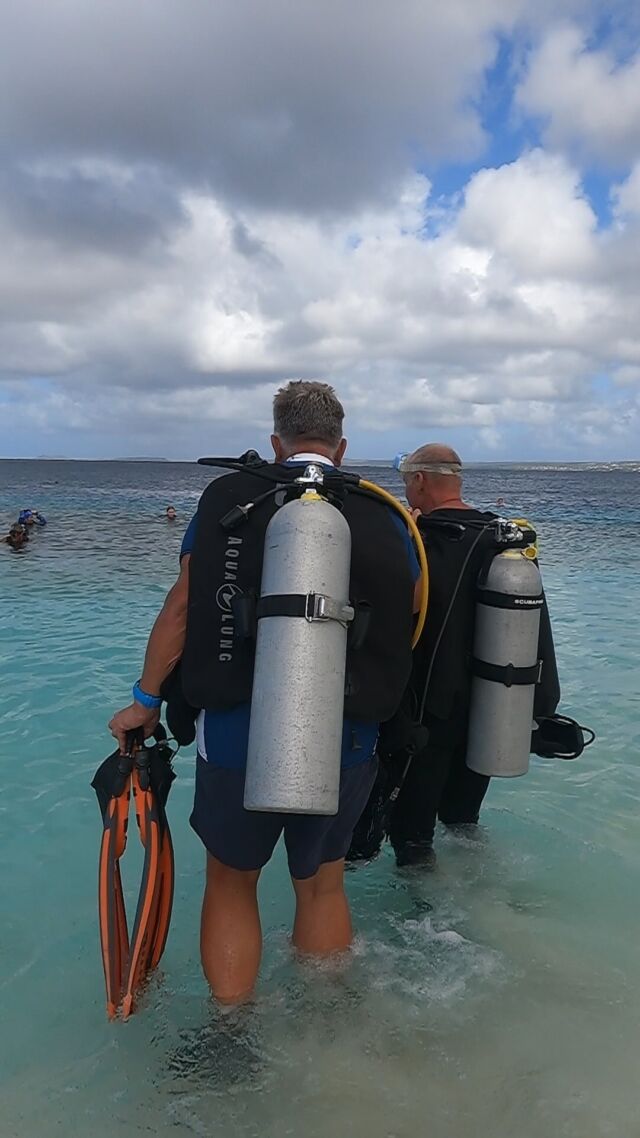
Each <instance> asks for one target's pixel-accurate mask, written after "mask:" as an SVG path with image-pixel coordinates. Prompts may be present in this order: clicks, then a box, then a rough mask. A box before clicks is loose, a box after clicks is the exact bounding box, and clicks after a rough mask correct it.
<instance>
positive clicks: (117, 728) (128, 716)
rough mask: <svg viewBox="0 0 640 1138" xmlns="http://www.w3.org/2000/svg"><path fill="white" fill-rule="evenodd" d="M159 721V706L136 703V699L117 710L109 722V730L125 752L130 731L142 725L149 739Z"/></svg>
mask: <svg viewBox="0 0 640 1138" xmlns="http://www.w3.org/2000/svg"><path fill="white" fill-rule="evenodd" d="M159 722H160V708H159V707H153V708H149V707H143V706H142V704H141V703H136V702H135V700H134V702H133V703H132V704H130V705H129V707H123V708H122V711H116V713H115V715H114V717H113V719H112V720H111V721H110V723H109V730H110V732H111V734H112V735H113V737H114V739H117V740H118V743H119V745H120V751H121V752H122V753H123V754H124V753H125V750H126V737H127V733H128V732H129V731H136V730H137V729H138V728H139V727H141V728H142V730H143V732H144V737H145V739H148V738H149V736H150V735H153V732H154V731H155V729H156V727H157V726H158V723H159Z"/></svg>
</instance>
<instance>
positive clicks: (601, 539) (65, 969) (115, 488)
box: [0, 461, 640, 1138]
mask: <svg viewBox="0 0 640 1138" xmlns="http://www.w3.org/2000/svg"><path fill="white" fill-rule="evenodd" d="M371 473H373V474H374V475H375V476H376V477H377V478H378V480H380V481H382V482H383V484H385V485H387V486H390V487H391V488H394V489H396V490H399V486H398V485H397V484H396V483H395V481H394V479H395V476H394V475H393V474H392V472H390V471H384V470H380V469H377V470H375V471H373V472H371ZM206 481H207V472H206V471H204V470H202V469H199V468H197V467H193V466H189V465H186V464H133V463H84V462H79V463H54V462H38V463H36V462H33V463H31V462H18V461H16V462H0V520H1V521H2V524H3V525H6V526H7V527H8V523H9V522H10V521H11V520H12V517H13V516H14V514H15V513H16V512H17V510H18V508H20V507H21V506H25V505H30V504H33V505H37V506H38V507H39V508H40V509H42V510H43V511H44V512H45V514H47V516H48V517H49V519H50V522H49V525H48V527H47V528H46V530H45V531H43V532H42V533H39V534H38V535H37V536H36V538H35V539H34V541H33V542H32V543H31V545H30V547H29V549H28V550H27V551H26V552H25V553H24V554H13V553H12V552H11V551H9V550H8V549H7V548H6V547H3V548H2V549H0V601H1V604H0V769H1V772H2V775H1V777H2V786H3V794H2V797H1V798H0V895H1V898H2V905H1V911H2V925H1V927H0V1084H1V1095H2V1097H1V1102H2V1112H1V1117H2V1122H1V1124H0V1134H1V1135H2V1138H14V1136H17V1138H18V1136H19V1138H32V1136H36V1135H38V1136H39V1138H50V1136H53V1135H58V1134H62V1133H64V1134H65V1135H73V1136H75V1135H88V1134H91V1135H95V1136H96V1138H107V1135H112V1134H113V1133H116V1134H118V1135H122V1136H123V1138H128V1136H129V1135H138V1134H144V1133H155V1134H158V1135H161V1136H163V1138H164V1136H165V1135H166V1136H169V1135H176V1136H178V1138H180V1136H182V1135H185V1136H186V1135H191V1134H195V1135H212V1136H216V1138H217V1136H218V1135H220V1136H222V1135H225V1136H228V1135H238V1136H252V1135H266V1136H271V1135H274V1136H275V1135H298V1134H305V1135H307V1136H309V1138H314V1136H316V1135H317V1136H318V1138H320V1136H324V1135H330V1134H331V1135H340V1136H350V1135H358V1136H360V1135H363V1136H367V1138H369V1136H370V1138H391V1136H394V1138H404V1136H405V1135H406V1136H409V1135H411V1136H413V1135H415V1134H422V1133H428V1134H429V1135H430V1136H431V1138H445V1136H446V1138H479V1136H484V1135H487V1136H488V1135H491V1136H492V1138H503V1136H505V1138H506V1136H507V1135H509V1136H511V1135H513V1134H517V1135H518V1136H519V1138H548V1136H549V1135H554V1138H555V1136H556V1135H558V1136H560V1135H562V1136H576V1138H577V1136H580V1138H599V1136H603V1138H604V1136H607V1138H608V1136H614V1138H637V1136H638V1135H640V1123H638V1121H637V1085H636V1084H637V1047H638V1042H639V1038H640V1037H639V1029H638V1022H639V1020H640V996H639V994H638V993H639V990H640V963H639V960H638V944H639V943H640V915H639V913H638V904H637V889H638V880H639V873H640V820H639V814H640V811H639V801H640V766H639V765H638V748H639V743H640V738H639V735H640V731H639V727H638V722H639V717H638V712H639V707H640V699H639V695H638V687H639V685H638V645H639V643H640V638H639V634H640V616H639V608H640V563H639V561H638V538H639V533H640V493H639V489H638V487H639V485H640V467H639V466H637V465H636V466H634V465H630V464H628V465H626V466H624V467H615V466H612V467H609V468H605V467H601V468H584V467H583V468H547V469H541V468H530V469H523V468H517V469H505V468H488V467H482V468H477V469H472V470H470V471H469V473H468V477H467V484H466V486H467V497H468V498H470V499H471V500H472V501H474V502H475V503H476V504H478V505H482V506H491V505H493V504H494V503H495V500H496V498H497V496H498V495H501V496H503V497H505V498H506V499H507V501H508V503H509V504H510V505H512V507H513V508H512V509H511V510H510V511H509V512H516V513H520V512H523V513H525V514H526V515H527V516H529V517H531V518H532V519H533V520H534V521H535V522H536V524H537V526H538V529H539V532H540V535H541V543H540V544H541V557H542V564H543V570H544V576H545V584H546V588H547V593H548V595H549V601H550V607H551V613H552V618H553V622H554V629H555V634H556V641H557V650H558V657H559V663H560V671H561V679H562V686H563V708H564V709H565V710H566V711H567V712H568V713H569V714H574V715H576V716H577V717H579V718H580V717H581V718H583V720H584V721H585V722H588V723H589V724H591V725H592V726H593V727H594V728H595V729H596V731H597V733H598V741H597V743H596V744H595V745H594V746H593V747H592V748H591V749H590V750H589V751H587V752H586V753H585V755H584V756H583V758H582V759H581V760H579V762H576V763H573V764H563V763H545V762H542V761H540V760H534V765H533V769H532V771H531V773H530V774H529V775H528V776H527V778H525V779H519V780H514V781H513V782H509V781H505V782H502V783H498V782H496V781H494V783H493V785H492V789H491V791H490V794H489V797H488V800H487V804H486V807H485V810H484V813H483V818H482V822H483V825H482V828H481V833H480V836H479V839H478V840H477V841H470V840H469V839H460V838H457V839H456V838H453V837H451V836H449V835H446V834H441V835H439V836H438V846H439V852H440V862H439V869H438V872H437V873H436V874H434V875H432V876H430V877H426V878H425V877H421V876H420V875H417V874H405V875H402V874H400V873H398V872H397V871H395V870H394V868H393V863H392V860H391V859H390V858H389V856H384V857H382V858H381V859H380V860H379V861H378V862H377V863H376V864H374V865H372V866H369V867H367V868H365V869H361V870H358V871H357V872H354V873H350V874H349V891H350V895H351V898H352V902H353V908H354V915H355V920H356V924H357V927H358V939H357V942H356V948H355V952H354V955H353V959H352V961H351V963H350V964H349V965H348V966H344V967H342V968H338V967H332V968H330V969H329V968H324V969H313V968H308V967H301V966H299V965H297V964H295V963H294V962H292V960H291V958H290V955H289V951H288V946H287V926H288V923H289V920H290V916H291V911H292V898H291V894H290V888H289V886H288V884H287V879H286V873H285V866H284V860H283V857H282V855H281V853H280V854H279V855H278V856H277V857H276V859H275V860H274V862H273V863H272V864H271V865H270V866H269V867H268V869H267V871H266V872H265V874H264V880H263V882H262V886H261V889H262V900H263V906H264V910H263V911H264V926H265V960H264V968H263V978H262V982H261V987H260V995H259V1000H258V1003H257V1005H256V1007H255V1008H254V1009H252V1010H250V1011H247V1012H246V1013H245V1014H244V1015H243V1016H241V1017H240V1020H239V1021H237V1022H236V1021H235V1020H234V1019H230V1018H229V1017H223V1019H222V1020H220V1018H219V1017H216V1014H215V1013H214V1012H213V1010H212V1009H211V1007H210V1004H209V1002H208V999H207V995H206V990H205V986H204V982H203V980H202V978H201V975H200V971H199V963H198V951H197V939H198V916H199V900H200V892H201V888H202V870H203V857H202V852H201V847H200V846H199V844H198V841H197V839H196V838H195V836H194V835H193V834H192V833H191V831H190V830H189V827H188V822H187V818H188V812H189V808H190V801H191V794H192V777H193V755H192V753H190V752H186V753H185V754H181V756H180V757H179V759H178V762H177V769H178V773H179V778H178V780H177V782H176V784H175V786H174V789H173V792H172V796H171V799H170V803H169V807H170V816H171V823H172V829H173V833H174V837H175V844H176V856H177V868H178V879H177V893H176V904H175V911H174V919H173V924H172V929H171V934H170V939H169V943H168V947H167V951H166V954H165V957H164V960H163V968H162V974H161V975H160V976H159V977H158V978H157V980H156V981H154V983H153V985H152V987H151V989H150V991H149V992H148V994H147V996H146V999H145V1005H144V1008H143V1010H142V1011H141V1014H140V1015H139V1016H136V1017H135V1018H134V1019H133V1020H132V1021H131V1022H130V1023H129V1024H127V1025H123V1024H115V1025H109V1024H107V1022H106V1020H105V1016H104V1006H103V988H102V975H101V967H100V960H99V954H98V940H97V922H96V912H95V910H96V866H97V852H98V842H99V831H100V826H99V818H98V810H97V805H96V803H95V799H94V797H93V792H92V791H91V790H90V788H89V785H88V784H89V780H90V778H91V775H92V774H93V771H94V769H95V767H96V765H97V763H98V761H99V760H100V759H101V758H102V757H104V755H106V754H107V753H108V752H109V751H110V750H111V740H110V737H109V736H108V734H107V732H106V726H105V725H106V722H107V720H108V718H109V715H110V713H111V711H112V710H113V709H114V708H115V707H118V706H120V705H122V703H123V702H125V701H126V699H127V695H128V690H129V687H130V682H131V681H132V680H133V679H135V678H136V675H137V673H138V670H139V662H140V659H141V653H142V650H143V646H144V643H145V640H146V635H147V632H148V630H149V627H150V624H151V621H152V619H153V616H154V615H155V612H156V610H157V608H158V606H159V604H160V602H161V600H162V598H163V595H164V593H165V591H166V589H167V587H168V586H169V585H170V583H171V581H172V578H173V575H174V573H175V569H176V563H177V562H176V558H177V551H178V548H179V543H180V537H181V533H182V528H183V527H182V524H180V523H179V524H178V525H177V526H175V527H171V526H168V525H167V523H166V522H165V521H164V519H163V517H162V513H163V511H164V507H165V506H166V505H167V503H168V502H169V501H173V502H174V503H175V504H176V506H177V507H178V509H179V511H180V515H181V522H186V519H187V517H188V516H189V515H190V513H191V511H192V510H193V509H194V507H195V504H196V502H197V499H198V496H199V493H200V491H201V489H202V487H203V486H204V484H205V483H206ZM139 864H140V859H139V852H138V849H137V848H136V840H135V836H134V834H132V841H131V842H130V849H129V850H128V852H127V858H126V866H125V879H126V885H127V889H128V899H129V904H130V906H133V903H134V899H135V898H134V894H135V891H136V888H137V878H136V873H137V870H138V868H139ZM238 1073H240V1076H241V1077H240V1078H238V1077H237V1076H238Z"/></svg>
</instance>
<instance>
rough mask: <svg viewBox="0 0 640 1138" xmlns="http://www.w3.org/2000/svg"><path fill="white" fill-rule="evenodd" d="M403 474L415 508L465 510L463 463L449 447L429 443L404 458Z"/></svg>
mask: <svg viewBox="0 0 640 1138" xmlns="http://www.w3.org/2000/svg"><path fill="white" fill-rule="evenodd" d="M400 473H401V474H402V478H403V480H404V484H405V487H406V492H407V501H408V503H409V505H410V506H411V508H412V509H413V510H420V512H421V513H423V514H430V513H431V511H432V510H439V509H443V508H444V509H447V508H448V509H452V510H455V509H458V510H466V509H468V506H466V504H465V503H464V502H463V501H462V498H461V496H460V495H461V493H462V462H461V459H460V455H459V454H456V452H455V450H453V448H452V447H450V446H445V444H444V443H428V444H427V445H426V446H423V447H418V449H417V450H414V452H413V454H410V455H408V456H407V458H405V459H403V461H402V464H401V466H400Z"/></svg>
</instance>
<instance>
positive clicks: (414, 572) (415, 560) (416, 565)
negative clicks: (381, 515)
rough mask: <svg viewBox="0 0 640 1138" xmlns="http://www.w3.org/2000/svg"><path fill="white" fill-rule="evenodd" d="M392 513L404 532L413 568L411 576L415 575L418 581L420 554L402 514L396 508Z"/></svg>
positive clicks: (410, 565) (399, 527)
mask: <svg viewBox="0 0 640 1138" xmlns="http://www.w3.org/2000/svg"><path fill="white" fill-rule="evenodd" d="M390 513H391V516H392V518H393V521H394V523H395V525H396V526H397V527H398V529H399V530H400V533H401V534H402V537H403V539H404V541H405V544H406V549H407V557H408V559H409V568H410V569H411V576H412V577H413V580H414V581H417V580H418V579H419V577H420V562H419V561H418V555H417V553H416V551H415V549H414V548H413V542H412V540H411V535H410V533H409V530H408V529H407V527H406V525H405V524H404V522H403V520H402V518H401V517H400V515H399V514H397V513H396V511H395V510H390Z"/></svg>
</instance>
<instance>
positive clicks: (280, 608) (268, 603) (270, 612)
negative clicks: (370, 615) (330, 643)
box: [257, 593, 354, 624]
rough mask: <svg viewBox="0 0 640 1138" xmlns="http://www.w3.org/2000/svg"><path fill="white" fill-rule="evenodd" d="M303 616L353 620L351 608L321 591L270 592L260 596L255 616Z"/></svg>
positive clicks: (342, 621) (345, 620) (342, 620)
mask: <svg viewBox="0 0 640 1138" xmlns="http://www.w3.org/2000/svg"><path fill="white" fill-rule="evenodd" d="M267 616H303V617H304V618H305V620H337V621H339V622H340V623H341V624H348V622H349V621H351V620H353V616H354V613H353V608H352V607H351V605H349V604H345V603H344V602H343V601H335V600H334V599H333V597H325V596H324V595H323V594H322V593H272V594H270V595H268V596H266V597H260V600H259V601H258V605H257V617H258V620H261V619H262V618H263V617H267Z"/></svg>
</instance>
